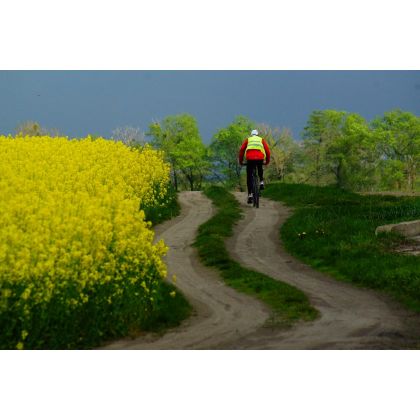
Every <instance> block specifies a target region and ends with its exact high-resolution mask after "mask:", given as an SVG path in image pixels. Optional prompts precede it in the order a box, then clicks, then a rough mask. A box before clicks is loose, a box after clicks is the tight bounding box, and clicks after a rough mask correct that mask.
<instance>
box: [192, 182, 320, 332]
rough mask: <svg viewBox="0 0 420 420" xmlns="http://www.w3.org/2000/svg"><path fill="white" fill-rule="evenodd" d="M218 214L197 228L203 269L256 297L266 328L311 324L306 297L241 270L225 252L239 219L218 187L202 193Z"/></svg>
mask: <svg viewBox="0 0 420 420" xmlns="http://www.w3.org/2000/svg"><path fill="white" fill-rule="evenodd" d="M204 192H205V194H206V195H207V196H208V197H209V198H210V199H211V200H212V201H213V203H214V205H215V206H216V207H217V208H218V212H217V214H216V215H215V216H213V217H212V218H211V219H210V220H208V221H207V222H206V223H204V224H202V225H201V226H200V228H199V231H198V235H197V238H196V241H195V246H196V247H197V248H198V253H199V256H200V258H201V260H202V262H203V263H204V264H205V265H206V266H210V267H215V268H217V269H218V270H219V271H220V274H221V276H222V278H223V279H224V281H225V282H226V284H227V285H229V286H230V287H233V288H234V289H236V290H238V291H240V292H243V293H246V294H248V295H251V296H253V297H256V298H258V299H260V300H261V301H263V302H264V303H265V304H267V305H268V306H269V307H270V309H271V310H272V316H271V318H270V320H269V324H270V325H273V326H280V327H288V326H291V325H292V323H293V322H295V321H298V320H305V321H309V320H313V319H315V318H316V317H317V316H318V312H317V310H316V309H314V308H313V307H312V306H311V305H310V303H309V300H308V298H307V297H306V295H305V294H304V293H303V292H302V291H300V290H298V289H296V288H295V287H293V286H290V285H288V284H286V283H283V282H280V281H278V280H275V279H272V278H271V277H268V276H266V275H264V274H261V273H259V272H256V271H253V270H249V269H247V268H244V267H242V266H241V265H240V264H238V263H237V262H236V261H234V260H232V259H231V258H230V256H229V253H228V252H227V250H226V246H225V238H227V237H229V236H232V234H233V226H234V225H235V223H236V221H237V220H238V219H240V218H241V217H242V211H241V209H240V207H239V203H238V202H237V200H235V198H234V196H233V195H232V194H231V193H230V192H229V191H227V190H226V189H224V188H222V187H216V186H212V187H209V188H208V189H207V190H205V191H204Z"/></svg>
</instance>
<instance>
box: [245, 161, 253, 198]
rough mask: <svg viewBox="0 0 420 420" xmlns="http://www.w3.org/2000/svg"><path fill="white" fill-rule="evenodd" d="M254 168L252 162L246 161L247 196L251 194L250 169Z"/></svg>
mask: <svg viewBox="0 0 420 420" xmlns="http://www.w3.org/2000/svg"><path fill="white" fill-rule="evenodd" d="M253 167H254V161H253V160H248V161H247V164H246V183H247V187H248V195H250V194H251V193H252V169H253Z"/></svg>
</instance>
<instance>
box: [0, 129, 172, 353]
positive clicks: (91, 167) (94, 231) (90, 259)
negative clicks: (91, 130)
mask: <svg viewBox="0 0 420 420" xmlns="http://www.w3.org/2000/svg"><path fill="white" fill-rule="evenodd" d="M168 182H169V167H168V165H167V164H166V163H164V161H163V159H162V156H161V155H160V153H159V152H157V151H155V150H152V149H151V148H148V147H145V148H143V149H142V150H137V149H131V148H129V147H127V146H125V145H124V144H122V143H121V142H114V141H109V140H105V139H102V138H99V139H94V140H93V139H91V138H90V137H88V138H84V139H71V140H69V139H67V138H51V137H15V138H13V137H10V136H9V137H4V136H0V215H1V222H0V223H1V224H0V287H1V288H0V314H1V313H3V314H4V313H7V312H8V311H10V310H11V305H13V313H14V314H18V315H19V317H20V318H19V319H20V323H21V325H22V327H21V330H22V331H21V336H20V337H19V339H18V340H16V347H18V348H23V347H24V344H25V340H27V339H28V336H30V334H31V331H30V328H31V325H32V323H31V322H32V321H31V318H32V316H33V314H34V311H35V310H37V308H38V309H39V308H41V307H43V306H42V305H44V306H45V305H47V304H48V302H49V301H50V300H51V299H52V297H53V296H54V298H55V299H57V298H58V299H59V301H60V302H62V305H63V307H66V308H70V309H71V308H75V307H78V306H80V305H84V304H85V303H86V302H87V301H88V300H89V291H90V290H93V289H95V288H97V287H98V285H104V284H107V283H110V282H112V283H114V285H115V287H113V288H112V290H113V294H114V296H117V295H119V294H122V293H123V290H122V288H123V283H124V284H126V283H127V282H129V283H131V284H132V285H134V286H138V287H137V289H138V292H139V293H141V294H142V295H143V296H144V298H145V299H149V300H150V301H153V293H154V289H155V287H156V284H157V283H158V281H159V280H160V278H161V277H163V276H165V275H166V272H165V266H164V264H163V263H162V261H161V257H162V255H163V254H164V253H165V252H166V246H165V245H164V244H163V243H162V242H158V243H157V244H155V245H154V244H153V243H152V241H153V235H154V234H153V231H152V230H151V229H150V224H149V223H148V222H146V221H145V220H144V212H143V211H139V208H140V206H142V207H145V206H146V207H147V206H149V207H150V206H152V207H153V205H154V204H155V203H158V202H161V201H162V200H163V199H164V197H165V195H166V192H167V186H168ZM118 284H121V285H122V286H121V287H119V286H118ZM69 290H72V292H71V293H69ZM17 294H18V296H17ZM112 299H113V295H108V296H107V300H108V301H109V302H110V303H111V302H112Z"/></svg>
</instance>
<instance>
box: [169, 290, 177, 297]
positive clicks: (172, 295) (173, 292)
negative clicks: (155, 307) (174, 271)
mask: <svg viewBox="0 0 420 420" xmlns="http://www.w3.org/2000/svg"><path fill="white" fill-rule="evenodd" d="M169 294H170V296H171V297H173V298H174V297H175V296H176V292H175V290H172V292H170V293H169Z"/></svg>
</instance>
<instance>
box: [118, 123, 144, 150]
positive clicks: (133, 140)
mask: <svg viewBox="0 0 420 420" xmlns="http://www.w3.org/2000/svg"><path fill="white" fill-rule="evenodd" d="M112 139H113V140H120V141H122V142H123V143H124V144H126V145H127V146H141V145H144V143H145V136H144V133H143V132H142V131H141V130H140V128H138V127H131V126H124V127H117V128H116V129H115V130H113V131H112Z"/></svg>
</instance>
